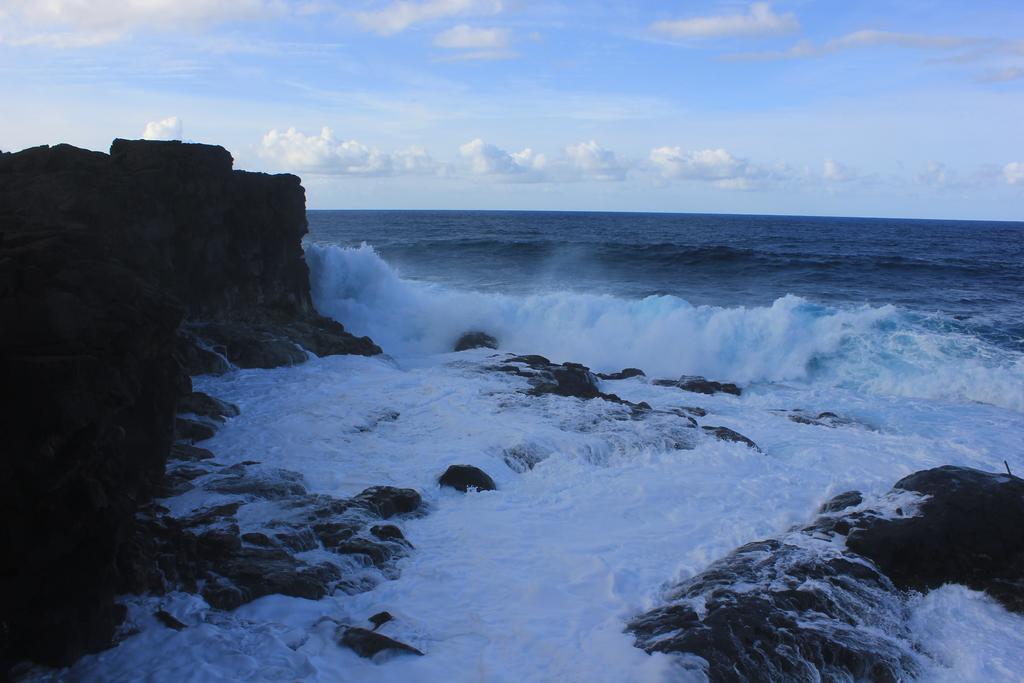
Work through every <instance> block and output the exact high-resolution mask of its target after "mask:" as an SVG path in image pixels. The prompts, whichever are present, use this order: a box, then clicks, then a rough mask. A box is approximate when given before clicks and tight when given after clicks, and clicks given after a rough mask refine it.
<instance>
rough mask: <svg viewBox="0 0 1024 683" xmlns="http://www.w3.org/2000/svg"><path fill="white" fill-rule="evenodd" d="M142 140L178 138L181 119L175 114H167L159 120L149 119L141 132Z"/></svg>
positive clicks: (179, 136)
mask: <svg viewBox="0 0 1024 683" xmlns="http://www.w3.org/2000/svg"><path fill="white" fill-rule="evenodd" d="M142 139H143V140H180V139H181V119H179V118H178V117H177V116H168V117H167V118H166V119H160V120H159V121H150V122H149V123H147V124H146V129H145V130H144V131H143V132H142Z"/></svg>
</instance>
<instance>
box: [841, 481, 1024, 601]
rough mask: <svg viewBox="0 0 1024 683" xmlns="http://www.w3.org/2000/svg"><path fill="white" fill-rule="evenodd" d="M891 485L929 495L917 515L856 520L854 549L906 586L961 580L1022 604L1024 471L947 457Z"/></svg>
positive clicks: (933, 585)
mask: <svg viewBox="0 0 1024 683" xmlns="http://www.w3.org/2000/svg"><path fill="white" fill-rule="evenodd" d="M893 488H894V490H897V491H900V490H902V491H912V492H915V493H919V494H921V495H923V496H928V497H927V498H925V499H924V500H923V502H921V504H920V508H919V509H918V511H917V513H916V514H914V515H913V516H905V517H897V518H877V519H870V520H867V521H865V522H862V523H861V524H858V525H855V528H854V529H853V530H852V531H851V532H850V534H849V537H848V538H847V547H849V548H850V550H852V551H854V552H856V553H859V554H861V555H863V556H864V557H867V558H869V559H870V560H871V561H872V562H874V563H875V564H876V565H877V566H878V567H879V568H880V569H881V570H882V571H883V572H885V574H886V575H887V576H888V577H889V578H891V579H892V580H893V581H894V582H895V583H896V585H898V586H900V587H901V588H908V589H914V590H919V591H926V590H929V589H932V588H937V587H939V586H941V585H943V584H946V583H959V584H963V585H965V586H967V587H968V588H972V589H974V590H978V591H985V592H987V593H989V594H990V595H991V596H992V597H994V598H995V599H997V600H999V601H1000V602H1001V603H1002V604H1003V605H1004V606H1005V607H1006V608H1007V609H1009V610H1013V611H1015V612H1024V479H1020V478H1019V477H1014V476H1011V475H1009V474H998V473H994V474H993V473H989V472H982V471H980V470H975V469H970V468H966V467H953V466H951V465H946V466H944V467H936V468H934V469H930V470H924V471H921V472H916V473H914V474H912V475H910V476H908V477H905V478H903V479H901V480H899V481H898V482H896V484H895V486H894V487H893Z"/></svg>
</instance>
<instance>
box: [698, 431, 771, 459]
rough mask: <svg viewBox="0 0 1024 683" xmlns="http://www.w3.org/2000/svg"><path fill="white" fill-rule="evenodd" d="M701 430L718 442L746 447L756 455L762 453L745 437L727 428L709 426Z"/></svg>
mask: <svg viewBox="0 0 1024 683" xmlns="http://www.w3.org/2000/svg"><path fill="white" fill-rule="evenodd" d="M701 429H703V430H704V431H705V432H706V433H708V434H710V435H711V436H713V437H715V438H716V439H718V440H719V441H731V442H733V443H741V444H743V445H744V446H747V447H748V448H753V449H754V450H755V451H757V452H758V453H761V452H762V451H761V448H760V447H759V446H758V445H757V444H756V443H754V442H753V441H751V440H750V439H748V438H747V437H745V436H743V435H742V434H740V433H739V432H737V431H734V430H732V429H729V428H728V427H713V426H711V425H705V426H703V427H701Z"/></svg>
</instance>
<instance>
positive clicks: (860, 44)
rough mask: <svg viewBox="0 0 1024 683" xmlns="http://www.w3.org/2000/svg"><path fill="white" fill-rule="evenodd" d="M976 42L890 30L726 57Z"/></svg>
mask: <svg viewBox="0 0 1024 683" xmlns="http://www.w3.org/2000/svg"><path fill="white" fill-rule="evenodd" d="M977 42H978V41H977V39H974V38H963V37H958V36H932V35H925V34H920V33H896V32H893V31H875V30H864V31H854V32H853V33H847V34H846V35H843V36H840V37H838V38H833V39H832V40H829V41H827V42H825V43H823V44H821V45H815V44H814V43H811V42H810V41H801V42H799V43H797V44H796V45H794V46H792V47H791V48H789V49H787V50H779V51H772V52H754V53H740V54H734V55H729V56H728V58H729V59H733V60H753V61H768V60H774V59H800V58H806V57H822V56H824V55H829V54H833V53H836V52H841V51H843V50H854V49H859V48H882V47H898V48H905V49H914V50H933V51H944V50H962V49H964V48H967V47H970V46H971V45H975V44H977Z"/></svg>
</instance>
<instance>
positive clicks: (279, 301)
mask: <svg viewBox="0 0 1024 683" xmlns="http://www.w3.org/2000/svg"><path fill="white" fill-rule="evenodd" d="M304 202H305V198H304V193H303V189H302V186H301V185H300V184H299V179H298V178H296V177H294V176H288V175H282V176H270V175H265V174H258V173H245V172H242V171H234V170H232V160H231V156H230V154H228V152H227V151H225V150H224V149H222V148H220V147H213V146H209V145H192V144H182V143H177V142H143V141H126V140H115V141H114V143H113V145H112V146H111V150H110V154H109V155H108V154H102V153H98V152H90V151H86V150H82V149H77V148H74V147H71V146H68V145H58V146H55V147H37V148H33V149H28V150H25V151H22V152H18V153H15V154H0V226H2V227H0V230H2V233H0V371H2V372H3V376H4V381H3V383H2V392H3V399H4V405H5V406H7V407H8V408H7V410H6V412H5V415H4V418H5V428H4V430H3V431H4V437H5V443H4V449H3V455H2V459H0V517H2V522H0V524H2V527H3V528H2V530H0V531H2V534H0V538H2V539H3V544H4V547H3V548H2V549H0V557H2V558H3V559H2V560H0V564H2V571H0V622H2V624H0V666H2V667H3V670H5V671H6V664H7V663H9V662H11V661H13V660H15V659H19V658H22V657H28V658H31V659H34V660H36V661H38V662H43V663H48V664H66V663H68V662H70V661H72V660H73V659H74V658H76V657H77V656H79V655H81V654H82V653H84V652H87V651H93V650H97V649H100V648H102V647H105V646H107V645H109V644H110V640H111V635H112V634H113V632H114V628H115V626H116V625H117V623H118V622H119V621H120V618H121V610H120V608H118V607H117V606H116V605H115V604H114V602H113V596H114V594H115V590H117V587H118V585H120V584H125V583H127V584H131V583H133V582H134V579H133V578H132V577H130V576H125V572H131V571H133V565H132V564H131V563H127V564H125V563H121V562H119V560H118V557H119V556H121V555H123V551H124V550H125V549H126V548H127V547H128V546H130V545H132V544H133V543H135V542H136V541H135V540H134V539H136V536H137V533H136V532H137V529H136V528H135V526H134V523H133V518H134V516H135V513H136V511H137V509H139V506H140V505H143V504H144V503H145V502H146V501H147V500H148V499H149V498H151V497H152V496H153V495H154V493H156V492H158V491H160V490H161V488H160V487H161V479H162V477H163V473H164V465H165V461H166V458H167V454H168V451H169V448H170V446H171V442H172V439H173V438H174V430H175V426H176V420H175V412H176V411H175V402H176V400H177V397H178V396H179V395H188V394H189V392H190V391H191V385H190V381H189V379H188V375H187V374H186V373H199V372H203V373H205V372H223V371H225V370H226V369H227V367H228V366H227V360H233V362H235V363H236V364H238V365H242V366H254V367H267V366H271V365H278V364H284V363H290V362H298V361H301V360H303V359H305V357H306V353H305V351H303V350H302V349H308V350H310V351H312V352H314V353H317V354H319V355H324V354H329V353H361V354H373V353H379V351H380V349H379V348H377V347H376V346H375V345H374V344H373V343H372V342H371V341H370V340H368V339H366V338H362V339H357V338H355V337H353V336H352V335H350V334H348V333H347V332H346V331H345V330H344V328H343V327H342V326H341V325H340V324H338V323H335V322H333V321H330V320H326V319H324V318H322V317H321V316H319V315H318V314H317V313H316V312H315V310H314V309H313V306H312V303H311V298H310V293H309V274H308V269H307V267H306V264H305V261H304V260H303V254H302V247H301V244H300V241H301V239H302V236H303V235H304V234H305V231H306V218H305V206H304ZM183 320H184V325H185V327H187V328H188V329H187V330H183V328H182V321H183ZM299 346H301V347H302V349H300V348H298V347H299ZM225 357H226V358H225ZM183 368H185V370H184V371H183ZM191 398H194V397H191ZM192 408H201V406H199V405H193V406H192ZM197 417H199V418H202V419H197V418H195V417H190V418H186V420H191V421H190V422H187V421H186V422H183V421H178V422H177V425H178V428H179V429H181V430H183V431H185V432H186V433H185V434H184V436H185V437H186V438H188V439H189V440H200V439H201V438H203V437H204V435H206V434H208V432H209V430H208V429H207V428H208V427H209V422H208V420H209V419H213V420H214V421H215V418H210V416H197ZM204 420H206V421H204ZM197 425H198V426H197ZM185 448H186V447H185V446H184V445H182V446H178V447H176V451H181V452H183V453H186V454H188V455H191V456H195V462H202V461H203V459H204V458H205V455H203V451H202V449H193V450H191V451H189V450H182V449H185ZM188 481H189V480H188V477H187V476H186V475H185V474H183V475H182V476H180V477H178V479H177V484H176V485H183V484H182V482H184V484H187V483H188Z"/></svg>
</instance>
